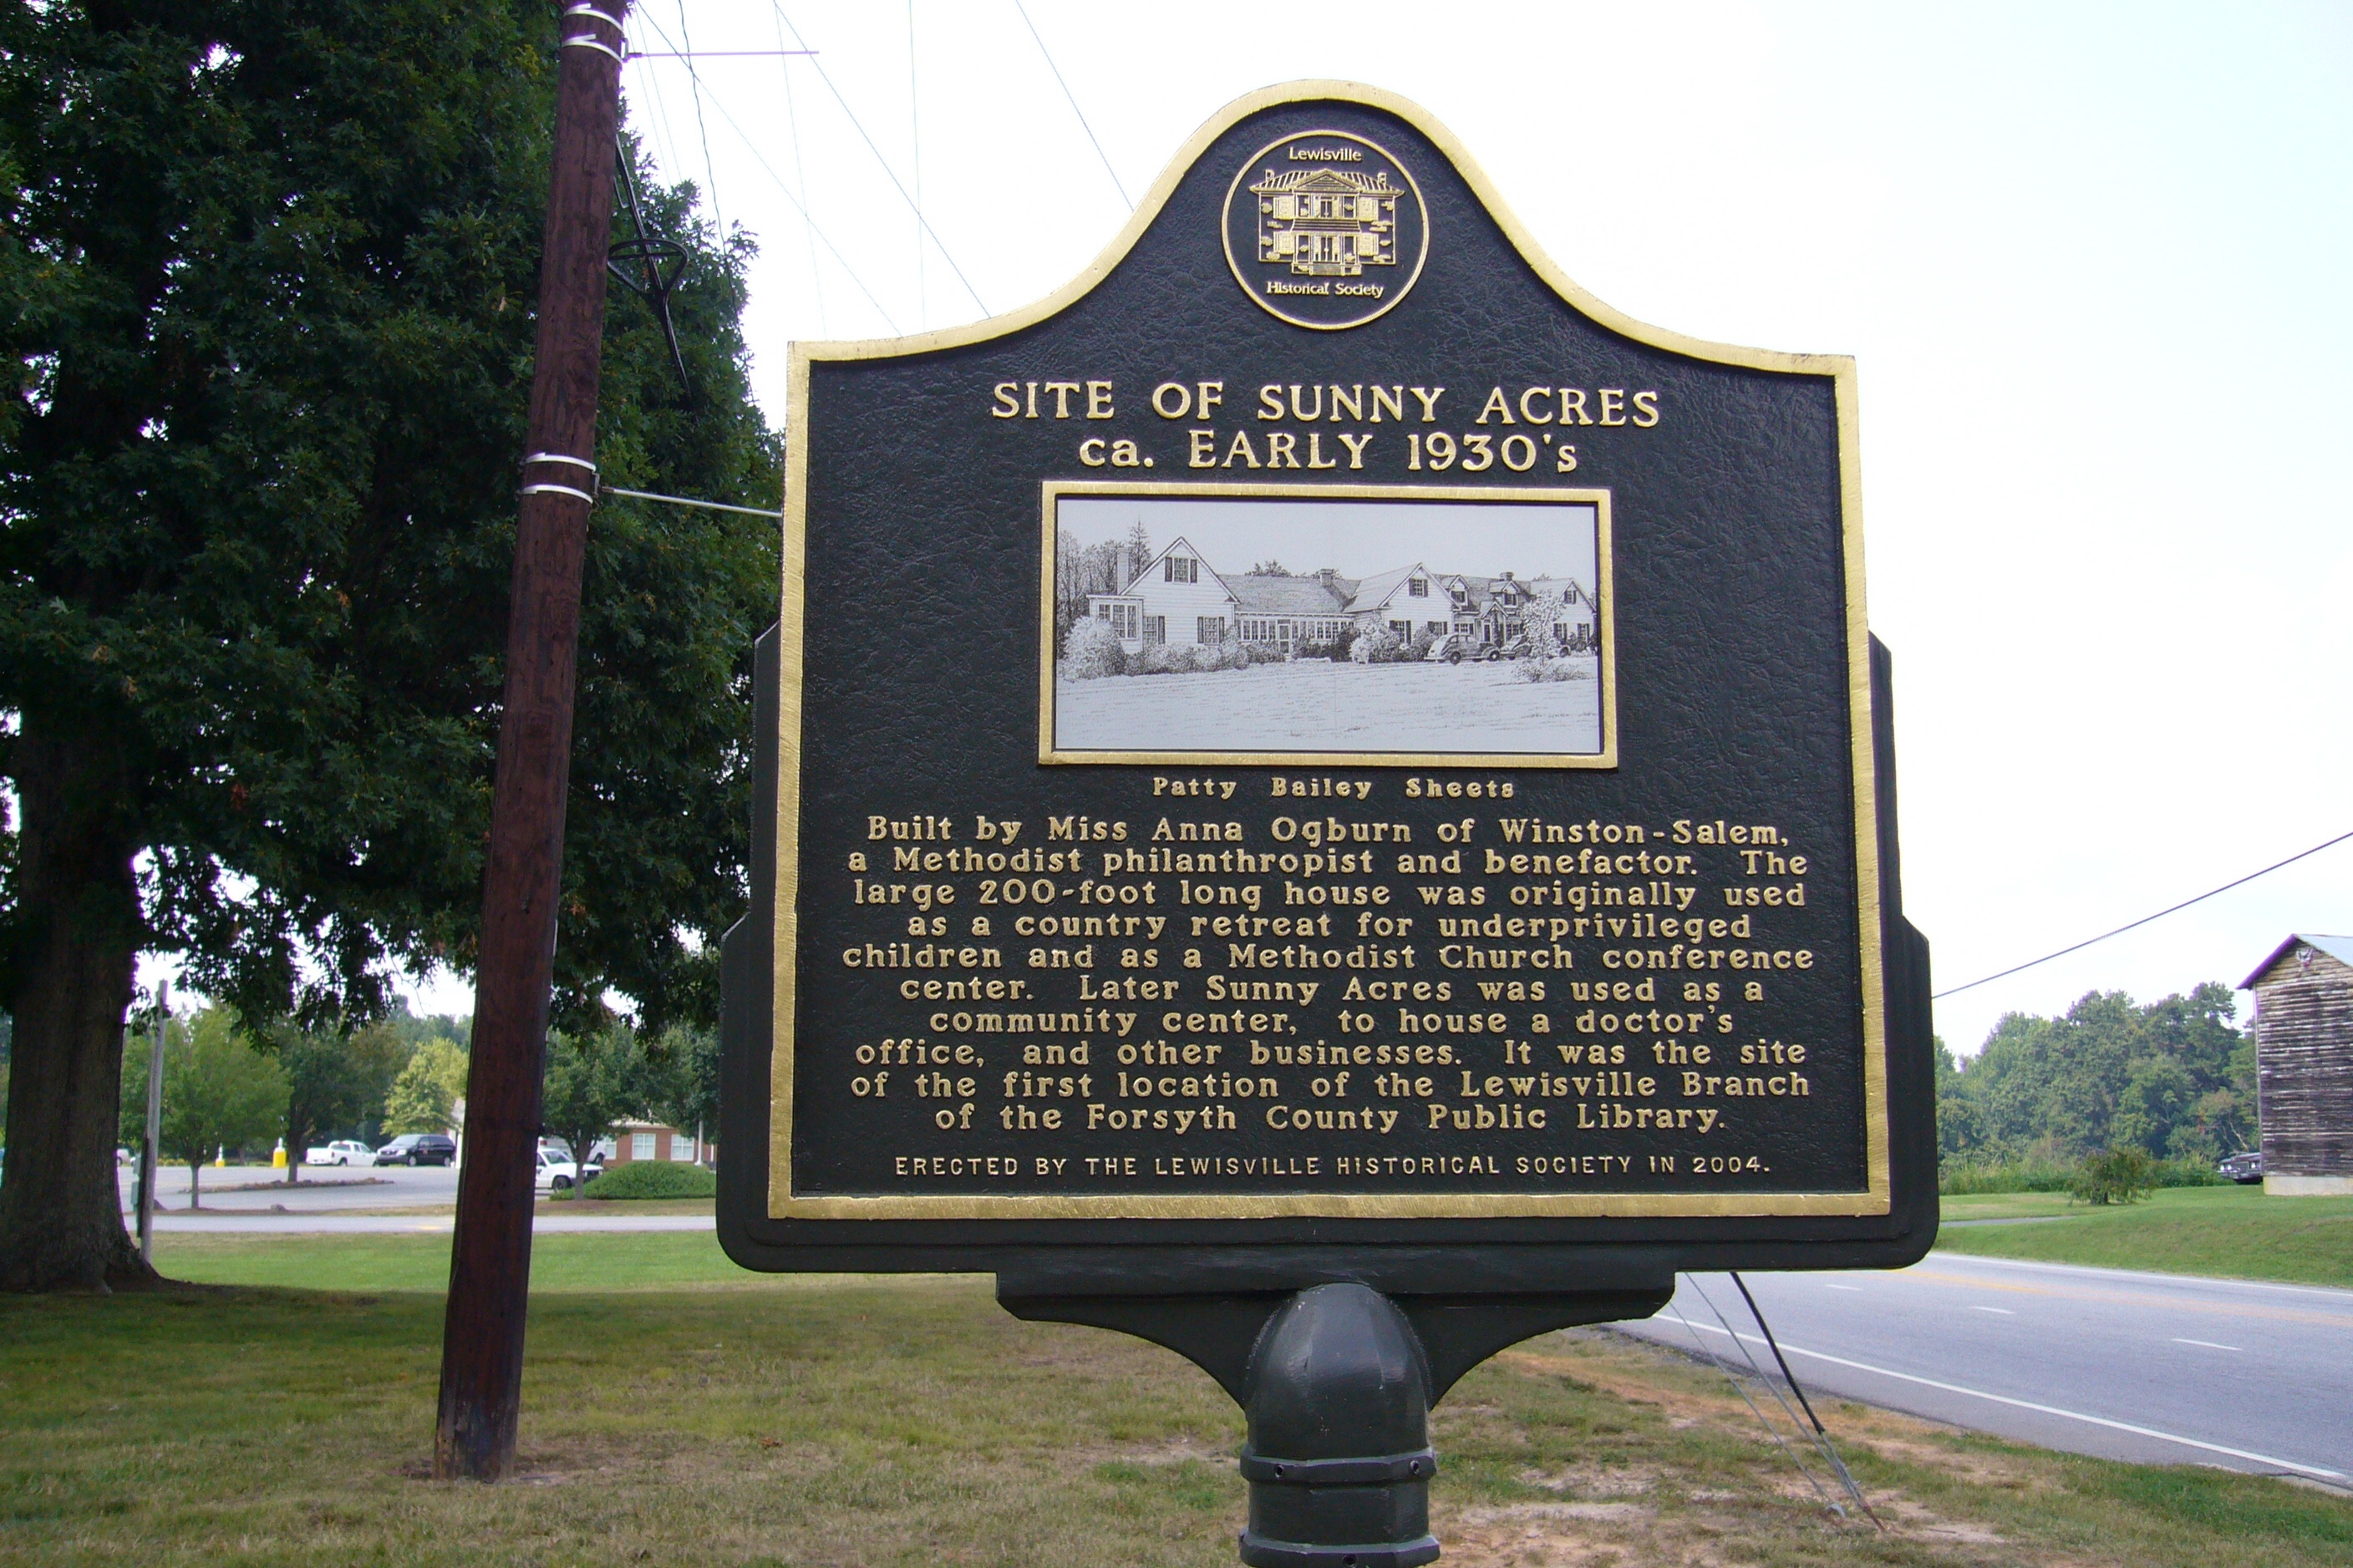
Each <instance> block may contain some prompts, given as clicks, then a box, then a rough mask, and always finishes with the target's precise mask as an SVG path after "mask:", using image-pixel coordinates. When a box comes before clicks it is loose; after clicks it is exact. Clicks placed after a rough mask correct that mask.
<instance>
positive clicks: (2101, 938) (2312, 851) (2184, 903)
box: [1929, 833, 2353, 1002]
mask: <svg viewBox="0 0 2353 1568" xmlns="http://www.w3.org/2000/svg"><path fill="white" fill-rule="evenodd" d="M2348 838H2353V833H2340V834H2338V835H2337V837H2334V838H2327V839H2323V840H2322V841H2321V842H2320V843H2318V844H2316V845H2314V846H2313V847H2311V848H2309V849H2304V850H2299V851H2298V852H2296V853H2295V854H2294V855H2291V856H2289V857H2288V858H2286V859H2284V860H2275V861H2274V862H2273V863H2272V864H2271V865H2268V866H2266V867H2264V868H2263V869H2262V870H2260V871H2250V872H2248V873H2247V874H2246V875H2245V876H2243V877H2242V878H2240V879H2238V880H2237V881H2235V882H2225V883H2223V884H2222V885H2221V887H2219V888H2209V889H2207V890H2206V891H2204V892H2202V893H2200V894H2199V895H2198V896H2197V897H2196V898H2194V899H2184V900H2181V901H2180V902H2179V903H2178V904H2174V905H2171V906H2169V907H2168V908H2166V909H2161V910H2158V911H2157V913H2155V914H2153V915H2143V916H2141V918H2140V919H2138V920H2137V921H2132V922H2130V923H2129V924H2126V925H2120V926H2118V927H2116V930H2114V931H2102V932H2101V933H2100V934H2099V935H2097V936H2095V937H2091V938H2087V939H2086V940H2084V941H2083V942H2077V943H2076V944H2075V945H2074V946H2073V947H2063V948H2061V949H2060V950H2059V951H2058V952H2046V953H2044V954H2043V955H2042V957H2040V958H2033V959H2029V960H2028V961H2027V962H2025V963H2014V964H2012V965H2010V967H2009V968H2008V969H2004V970H2001V971H1999V972H1998V973H1992V974H1989V975H1987V976H1986V977H1985V978H1984V979H1982V980H1972V981H1970V982H1969V983H1968V984H1967V985H1956V986H1954V987H1953V988H1952V989H1951V990H1949V991H1939V992H1937V993H1936V994H1935V995H1934V996H1931V997H1930V998H1929V1000H1930V1001H1932V1002H1941V1001H1943V1000H1944V999H1945V998H1946V997H1947V996H1957V995H1959V994H1961V993H1962V992H1964V991H1974V990H1976V989H1977V988H1978V986H1980V985H1990V984H1993V983H1994V982H1995V981H1997V980H2000V979H2003V978H2005V977H2006V976H2009V975H2012V974H2016V973H2020V972H2021V971H2023V970H2028V969H2032V968H2033V967H2034V966H2035V965H2037V964H2041V963H2050V962H2051V961H2052V959H2054V958H2064V957H2066V956H2067V955H2068V954H2069V953H2071V952H2083V951H2084V949H2085V948H2087V947H2090V946H2092V945H2093V944H2094V942H2105V941H2107V940H2108V938H2110V937H2112V936H2122V935H2124V934H2125V932H2126V931H2137V930H2138V929H2139V928H2140V927H2142V926H2145V925H2147V924H2148V922H2149V921H2161V920H2163V919H2164V918H2165V917H2166V916H2168V915H2170V914H2177V913H2179V911H2181V910H2186V909H2188V908H2189V906H2190V905H2192V904H2202V903H2204V902H2205V901H2206V900H2209V899H2211V898H2212V897H2213V896H2214V895H2215V894H2217V893H2227V892H2229V891H2230V890H2231V889H2233V888H2243V887H2245V886H2246V885H2247V884H2248V883H2249V882H2252V881H2253V880H2254V879H2256V878H2258V877H2268V876H2270V875H2271V874H2272V873H2273V872H2274V871H2276V870H2278V869H2279V868H2281V867H2283V866H2293V865H2295V863H2296V862H2297V861H2298V860H2302V859H2304V858H2306V857H2307V856H2312V855H2317V854H2319V853H2320V852H2321V851H2322V850H2324V849H2326V848H2327V847H2329V846H2331V845H2334V844H2342V843H2344V842H2345V841H2346V840H2347V839H2348Z"/></svg>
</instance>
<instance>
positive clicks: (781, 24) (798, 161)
mask: <svg viewBox="0 0 2353 1568" xmlns="http://www.w3.org/2000/svg"><path fill="white" fill-rule="evenodd" d="M784 44H785V19H784V16H783V14H782V13H781V12H780V13H778V14H777V16H776V47H777V50H778V52H780V53H782V52H785V50H784ZM809 52H813V51H809ZM777 74H778V75H780V76H782V77H783V78H784V79H785V125H786V129H787V130H789V131H790V132H792V135H793V177H794V178H795V179H796V180H798V181H799V182H800V187H801V202H802V203H803V204H804V205H802V206H801V237H803V238H804V239H805V240H807V242H808V258H809V291H810V292H811V293H813V294H815V295H816V296H817V330H818V336H820V337H828V338H829V337H831V336H833V329H832V328H831V327H829V326H828V325H826V321H825V274H824V273H822V272H820V271H818V265H817V220H816V219H815V218H814V217H812V216H810V214H809V210H808V207H807V205H805V204H806V203H807V201H808V164H807V162H806V161H805V160H804V159H803V158H802V156H801V115H800V109H799V107H798V105H797V104H796V103H795V101H794V100H793V68H792V67H790V66H785V67H783V68H780V69H779V71H778V73H777Z"/></svg>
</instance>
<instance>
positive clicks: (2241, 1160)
mask: <svg viewBox="0 0 2353 1568" xmlns="http://www.w3.org/2000/svg"><path fill="white" fill-rule="evenodd" d="M2214 1169H2215V1171H2216V1172H2217V1173H2219V1174H2221V1175H2225V1176H2228V1177H2230V1178H2231V1180H2232V1181H2234V1182H2236V1183H2238V1184H2240V1185H2241V1186H2242V1187H2243V1186H2247V1185H2249V1184H2253V1183H2255V1182H2260V1181H2262V1180H2263V1155H2262V1154H2261V1153H2260V1152H2257V1151H2255V1150H2253V1149H2250V1150H2248V1151H2246V1152H2244V1153H2240V1154H2232V1155H2231V1156H2230V1157H2229V1158H2228V1159H2225V1160H2224V1161H2223V1162H2222V1163H2221V1164H2219V1165H2217V1166H2215V1167H2214Z"/></svg>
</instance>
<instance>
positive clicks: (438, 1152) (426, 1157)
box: [375, 1132, 458, 1165]
mask: <svg viewBox="0 0 2353 1568" xmlns="http://www.w3.org/2000/svg"><path fill="white" fill-rule="evenodd" d="M457 1159H458V1145H457V1144H455V1143H453V1142H450V1141H449V1140H448V1138H447V1137H444V1136H443V1135H442V1134H440V1133H438V1132H404V1133H402V1134H401V1135H400V1136H399V1137H397V1138H396V1139H394V1140H393V1141H392V1142H389V1143H387V1144H385V1146H384V1147H383V1148H381V1149H379V1150H377V1151H376V1152H375V1163H377V1164H379V1165H448V1164H454V1163H457Z"/></svg>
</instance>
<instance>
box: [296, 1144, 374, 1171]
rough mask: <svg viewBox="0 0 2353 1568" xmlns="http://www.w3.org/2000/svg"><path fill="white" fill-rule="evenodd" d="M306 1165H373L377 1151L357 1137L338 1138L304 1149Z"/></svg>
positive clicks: (303, 1156) (303, 1159)
mask: <svg viewBox="0 0 2353 1568" xmlns="http://www.w3.org/2000/svg"><path fill="white" fill-rule="evenodd" d="M302 1163H304V1164H306V1165H373V1164H375V1150H373V1149H371V1148H369V1147H368V1146H367V1145H366V1144H364V1143H363V1142H360V1141H359V1140H358V1139H356V1138H338V1139H336V1140H335V1141H334V1142H332V1143H323V1144H317V1145H314V1146H312V1147H311V1148H308V1149H305V1150H303V1151H302Z"/></svg>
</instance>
